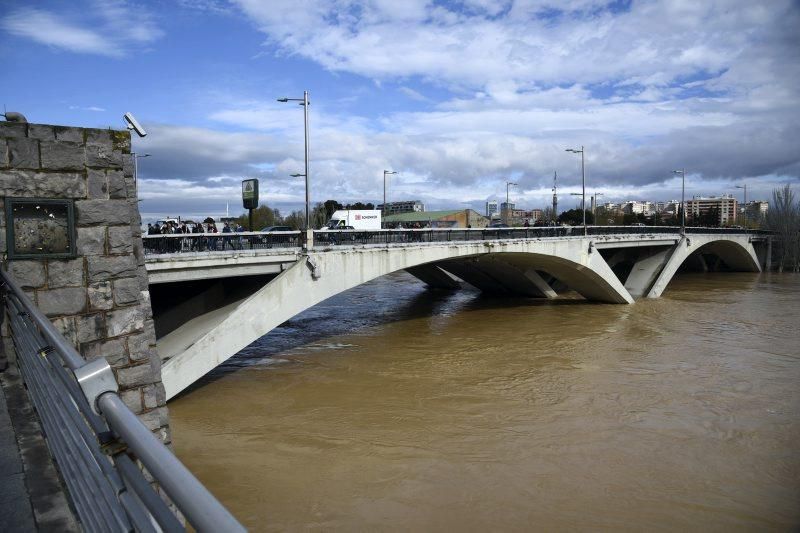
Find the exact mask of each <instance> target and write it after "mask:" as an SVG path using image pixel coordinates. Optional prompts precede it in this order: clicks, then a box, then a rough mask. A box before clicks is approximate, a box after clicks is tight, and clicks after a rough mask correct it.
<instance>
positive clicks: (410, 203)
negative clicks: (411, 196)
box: [377, 200, 425, 216]
mask: <svg viewBox="0 0 800 533" xmlns="http://www.w3.org/2000/svg"><path fill="white" fill-rule="evenodd" d="M377 209H380V210H381V211H383V204H378V207H377ZM424 212H425V204H423V203H422V202H420V201H419V200H407V201H405V202H386V210H385V211H384V213H386V216H388V215H398V214H400V213H424Z"/></svg>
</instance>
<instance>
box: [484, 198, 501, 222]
mask: <svg viewBox="0 0 800 533" xmlns="http://www.w3.org/2000/svg"><path fill="white" fill-rule="evenodd" d="M495 213H498V214H499V213H500V209H499V208H498V206H497V200H489V201H488V202H486V216H487V217H489V218H492V217H493V216H494V214H495Z"/></svg>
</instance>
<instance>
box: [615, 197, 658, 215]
mask: <svg viewBox="0 0 800 533" xmlns="http://www.w3.org/2000/svg"><path fill="white" fill-rule="evenodd" d="M622 210H623V211H624V212H625V213H627V214H629V215H637V214H639V213H641V214H643V215H645V216H650V215H652V214H654V213H655V212H656V206H655V204H654V203H653V202H646V201H645V202H641V201H639V200H629V201H627V202H625V204H624V207H623V208H622Z"/></svg>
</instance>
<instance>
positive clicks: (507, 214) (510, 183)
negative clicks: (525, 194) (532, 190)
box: [500, 181, 517, 224]
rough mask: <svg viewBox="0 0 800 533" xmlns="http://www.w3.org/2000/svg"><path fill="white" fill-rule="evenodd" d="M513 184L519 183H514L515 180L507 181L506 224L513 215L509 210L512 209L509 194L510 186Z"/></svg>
mask: <svg viewBox="0 0 800 533" xmlns="http://www.w3.org/2000/svg"><path fill="white" fill-rule="evenodd" d="M512 185H513V186H514V187H516V186H517V184H516V183H514V182H513V181H507V182H506V224H508V222H509V220H511V217H510V216H509V212H510V211H511V203H510V201H509V195H508V191H509V188H510V187H511V186H512ZM500 212H501V213H502V210H501V211H500Z"/></svg>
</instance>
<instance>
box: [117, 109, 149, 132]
mask: <svg viewBox="0 0 800 533" xmlns="http://www.w3.org/2000/svg"><path fill="white" fill-rule="evenodd" d="M122 118H124V119H125V122H127V123H128V129H129V130H133V131H135V132H136V134H137V135H138V136H139V137H144V136H145V135H147V132H146V131H144V128H143V127H142V125H141V124H139V122H137V121H136V119H135V118H133V115H132V114H131V113H130V112H128V113H125V115H123V117H122Z"/></svg>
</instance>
